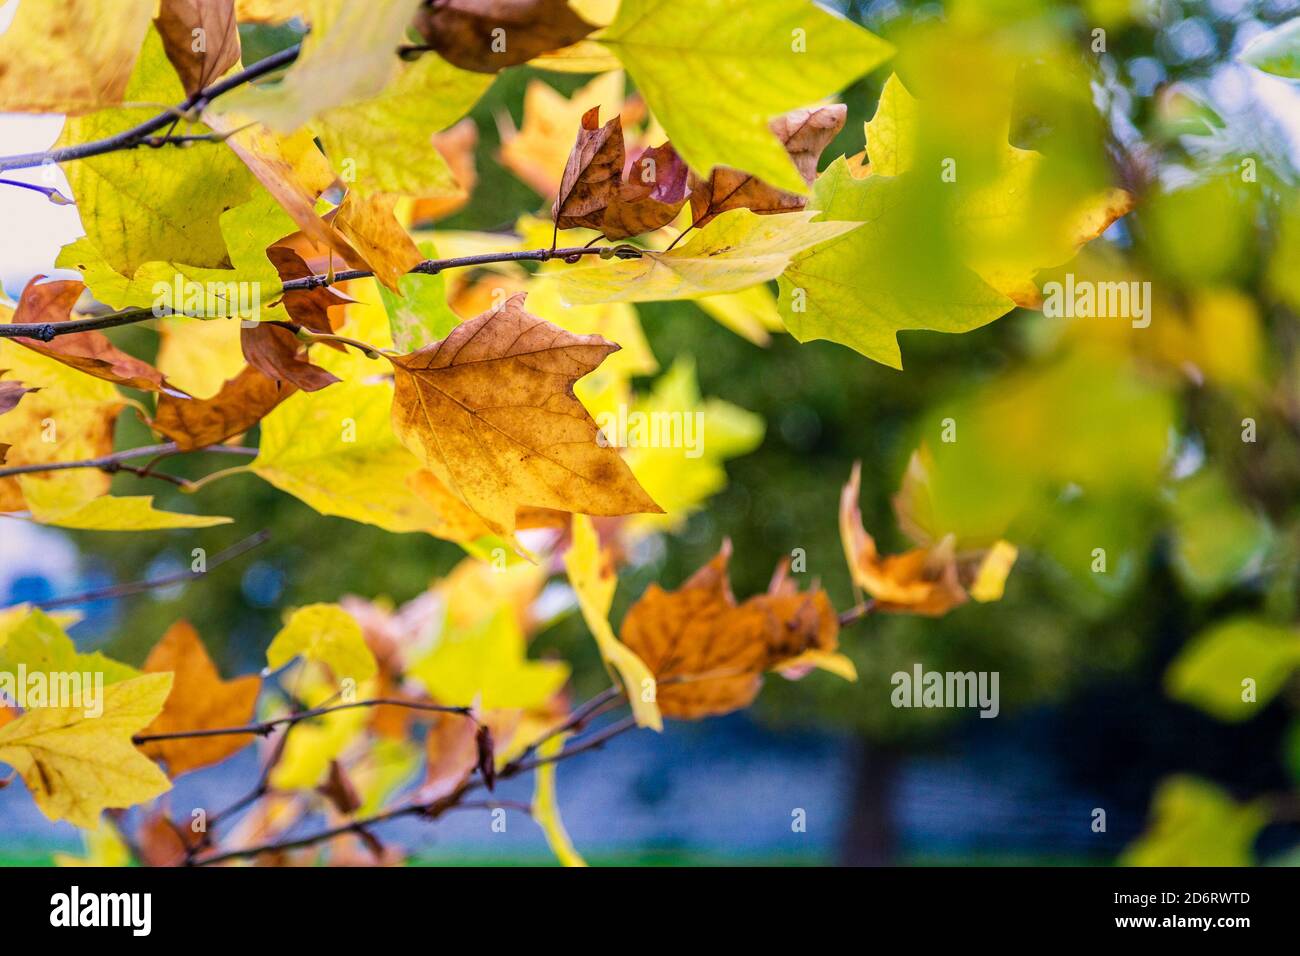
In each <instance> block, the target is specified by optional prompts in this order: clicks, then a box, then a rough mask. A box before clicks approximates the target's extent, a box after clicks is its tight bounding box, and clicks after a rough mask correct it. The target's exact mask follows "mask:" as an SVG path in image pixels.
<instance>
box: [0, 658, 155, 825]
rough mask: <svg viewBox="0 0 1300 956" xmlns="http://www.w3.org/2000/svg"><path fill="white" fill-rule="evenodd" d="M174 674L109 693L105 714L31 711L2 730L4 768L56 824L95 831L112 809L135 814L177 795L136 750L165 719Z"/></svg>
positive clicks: (130, 682)
mask: <svg viewBox="0 0 1300 956" xmlns="http://www.w3.org/2000/svg"><path fill="white" fill-rule="evenodd" d="M171 686H172V677H171V675H170V674H146V675H144V676H143V677H136V678H132V679H131V680H125V681H121V682H119V683H116V684H111V685H109V686H107V687H105V689H104V696H103V713H102V714H101V715H100V716H99V717H94V718H92V717H88V716H87V715H86V713H85V712H84V711H83V710H81V709H80V708H73V707H48V708H43V709H39V710H33V711H29V712H28V713H26V714H24V715H23V716H21V717H19V718H18V719H16V720H13V721H10V722H9V723H8V724H5V725H4V726H3V727H0V762H3V763H7V764H9V765H10V766H12V767H13V768H14V769H15V770H17V771H18V773H19V775H20V776H21V777H22V778H23V780H24V781H25V782H26V784H27V788H28V790H30V791H31V794H32V798H33V799H34V800H35V801H36V805H37V806H38V807H40V808H41V812H42V813H44V814H45V815H46V816H47V817H49V818H50V819H51V820H67V821H69V822H71V823H73V824H76V825H77V826H79V827H83V828H85V829H94V828H95V826H96V825H97V824H98V822H99V814H100V811H102V810H103V809H104V808H106V807H130V806H134V805H135V804H137V803H144V802H145V801H147V800H152V799H153V798H154V797H157V796H159V795H161V794H163V793H166V792H167V791H168V790H169V789H171V784H170V783H169V782H168V780H167V776H166V775H165V774H164V773H163V772H162V771H161V770H159V769H158V768H157V767H156V766H154V764H153V761H151V760H149V758H147V757H145V756H144V754H142V753H140V752H139V751H138V750H136V749H135V747H134V746H133V745H132V743H131V735H132V734H134V733H136V732H137V731H139V730H140V729H141V728H143V727H145V726H147V725H148V724H149V722H150V721H152V720H153V719H154V718H155V717H157V716H158V714H159V712H160V711H161V710H162V707H163V703H164V702H165V701H166V700H167V695H168V693H169V692H170V691H171Z"/></svg>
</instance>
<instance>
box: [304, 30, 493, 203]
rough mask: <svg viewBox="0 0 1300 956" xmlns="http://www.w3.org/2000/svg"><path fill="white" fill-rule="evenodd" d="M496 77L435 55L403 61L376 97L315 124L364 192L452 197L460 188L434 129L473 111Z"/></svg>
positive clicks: (340, 165) (351, 180)
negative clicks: (434, 143) (437, 144)
mask: <svg viewBox="0 0 1300 956" xmlns="http://www.w3.org/2000/svg"><path fill="white" fill-rule="evenodd" d="M491 85H492V77H491V76H490V75H487V74H483V73H471V72H469V71H468V70H460V69H457V68H456V67H454V66H452V65H451V64H450V63H448V62H447V61H446V60H444V59H442V57H440V56H438V55H437V54H434V53H424V54H422V55H421V56H420V58H419V59H418V60H416V61H415V62H414V63H410V64H406V65H403V66H402V67H401V69H400V71H399V72H398V74H397V76H396V78H395V79H394V80H393V81H392V82H391V83H389V84H388V85H387V86H386V87H384V89H383V90H382V91H381V92H380V93H379V95H378V96H375V97H373V98H371V99H367V100H362V101H360V102H358V103H353V104H351V105H348V106H339V107H335V108H334V109H331V110H326V111H325V112H324V113H322V114H321V115H320V116H319V117H317V118H316V120H315V121H314V122H313V123H312V124H311V125H312V128H313V129H314V130H315V131H316V134H317V135H318V136H319V137H320V141H321V145H322V146H324V147H325V153H326V155H327V156H329V158H330V161H331V162H332V163H333V164H334V168H335V169H338V170H340V171H346V172H347V173H348V174H350V175H351V177H353V178H349V177H348V176H347V175H345V177H344V178H345V181H346V182H347V183H348V185H349V187H350V188H352V189H355V190H357V191H358V192H361V193H371V192H382V193H396V194H400V195H404V196H422V197H435V196H446V195H453V194H455V193H456V192H457V190H458V189H459V185H458V184H457V182H456V178H455V177H454V176H453V175H452V172H451V169H450V168H448V166H447V161H446V160H445V159H443V157H442V154H441V153H439V152H438V151H437V150H436V149H433V148H432V147H431V146H430V140H431V139H432V138H433V136H434V134H435V133H438V132H440V131H441V130H444V129H446V128H447V127H448V126H451V125H452V124H453V123H455V122H456V121H457V120H458V119H460V118H461V117H462V116H464V115H465V114H466V113H468V112H469V111H470V108H471V107H473V105H474V104H475V103H476V102H477V101H478V98H479V97H480V96H482V95H483V93H484V92H485V91H486V90H487V88H488V87H489V86H491Z"/></svg>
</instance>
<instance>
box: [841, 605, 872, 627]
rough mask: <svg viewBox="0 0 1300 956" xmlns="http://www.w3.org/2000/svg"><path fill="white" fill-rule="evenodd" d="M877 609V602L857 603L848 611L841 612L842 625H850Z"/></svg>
mask: <svg viewBox="0 0 1300 956" xmlns="http://www.w3.org/2000/svg"><path fill="white" fill-rule="evenodd" d="M875 609H876V602H875V601H874V600H873V601H863V602H862V603H861V604H855V605H854V606H853V607H851V608H849V609H848V610H847V611H841V612H840V627H848V626H849V625H850V624H855V623H857V622H858V621H860V620H862V619H863V618H864V617H866V616H867V615H868V614H870V613H871V612H872V611H874V610H875Z"/></svg>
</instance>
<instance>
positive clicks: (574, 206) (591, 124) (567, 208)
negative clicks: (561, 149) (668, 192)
mask: <svg viewBox="0 0 1300 956" xmlns="http://www.w3.org/2000/svg"><path fill="white" fill-rule="evenodd" d="M599 114H600V108H599V107H594V106H593V107H592V108H591V109H590V110H588V111H587V112H586V113H584V114H583V115H582V125H581V126H580V127H579V129H578V139H577V142H575V143H574V144H573V152H571V153H570V154H569V160H568V162H567V163H566V164H565V167H564V175H563V176H561V177H560V191H559V194H558V195H557V196H556V197H555V203H554V205H553V206H552V207H551V218H552V219H553V220H554V222H555V224H556V227H557V228H559V229H576V228H579V227H582V228H587V229H600V228H601V223H602V222H603V221H604V217H605V209H606V207H607V206H608V205H609V203H610V201H611V199H612V197H613V196H614V194H615V193H616V192H617V191H618V187H619V184H620V183H621V181H622V177H623V158H624V157H623V127H622V125H621V123H620V122H619V118H618V117H617V116H615V117H614V118H613V119H612V120H610V121H609V122H608V123H606V124H605V125H604V126H601V125H600V119H599Z"/></svg>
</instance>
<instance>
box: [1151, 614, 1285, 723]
mask: <svg viewBox="0 0 1300 956" xmlns="http://www.w3.org/2000/svg"><path fill="white" fill-rule="evenodd" d="M1297 667H1300V630H1297V629H1296V628H1294V627H1282V626H1280V625H1277V624H1273V623H1271V622H1269V621H1267V620H1264V619H1263V618H1258V617H1237V618H1233V619H1231V620H1228V621H1223V622H1221V623H1218V624H1215V625H1214V626H1212V627H1210V628H1208V629H1206V630H1204V631H1201V632H1200V633H1199V634H1197V635H1196V636H1195V637H1194V638H1192V639H1191V640H1190V641H1188V642H1187V644H1186V645H1185V646H1184V647H1183V649H1182V650H1181V651H1180V652H1179V654H1178V656H1177V657H1176V658H1174V661H1173V663H1172V664H1170V665H1169V670H1168V671H1166V672H1165V690H1166V691H1167V692H1168V693H1169V696H1171V697H1174V698H1177V699H1178V700H1181V701H1185V702H1186V703H1189V704H1194V705H1196V706H1197V707H1199V708H1201V709H1202V710H1204V711H1206V712H1207V713H1210V714H1212V715H1213V716H1215V717H1217V718H1218V719H1219V720H1226V721H1230V722H1232V723H1238V722H1240V721H1243V720H1249V719H1250V718H1251V717H1254V716H1255V715H1256V714H1258V713H1259V712H1260V710H1261V709H1262V708H1263V707H1264V706H1265V705H1266V704H1267V703H1268V702H1269V701H1270V700H1272V699H1273V698H1274V697H1276V696H1277V694H1278V692H1279V691H1281V689H1282V687H1283V686H1284V685H1285V683H1286V681H1287V679H1288V678H1290V676H1291V674H1292V673H1294V672H1295V670H1296V668H1297ZM1248 681H1249V682H1250V683H1247V682H1248ZM1243 697H1246V698H1248V699H1243Z"/></svg>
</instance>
